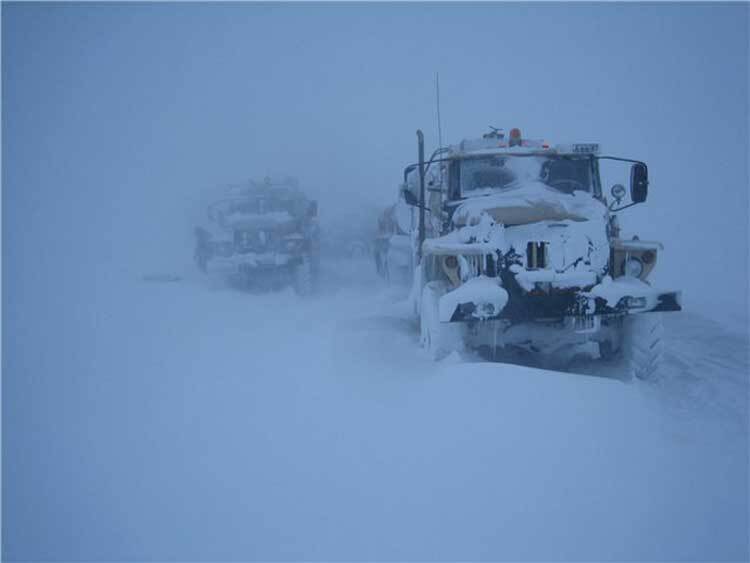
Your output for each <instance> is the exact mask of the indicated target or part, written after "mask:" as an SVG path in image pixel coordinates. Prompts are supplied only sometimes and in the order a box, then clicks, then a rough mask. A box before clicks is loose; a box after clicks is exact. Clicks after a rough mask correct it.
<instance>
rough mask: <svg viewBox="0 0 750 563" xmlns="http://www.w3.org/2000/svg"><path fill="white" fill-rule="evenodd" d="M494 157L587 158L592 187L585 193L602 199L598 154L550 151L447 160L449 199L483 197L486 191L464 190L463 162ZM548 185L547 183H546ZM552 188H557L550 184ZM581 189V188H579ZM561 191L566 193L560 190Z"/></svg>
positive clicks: (499, 191)
mask: <svg viewBox="0 0 750 563" xmlns="http://www.w3.org/2000/svg"><path fill="white" fill-rule="evenodd" d="M493 157H504V158H529V157H537V158H538V157H543V158H545V159H549V160H587V161H588V163H589V174H590V180H591V181H590V189H589V190H586V192H585V193H588V194H591V195H592V196H594V197H596V198H598V199H601V197H602V191H601V179H600V178H599V166H598V161H597V157H596V155H593V154H592V155H589V154H551V153H548V152H527V153H501V152H498V153H488V154H476V155H465V154H464V155H457V156H454V157H451V158H448V159H446V160H449V161H450V162H449V165H448V200H463V199H467V198H471V197H481V196H482V195H486V192H484V191H480V190H478V191H477V193H472V191H467V192H465V193H464V190H463V188H462V186H461V163H462V162H463V161H466V160H482V159H487V158H493ZM545 185H547V184H545ZM550 188H551V189H555V188H554V187H552V186H550ZM502 191H504V190H502V189H498V190H497V193H502ZM577 191H581V190H577ZM560 193H565V192H562V191H560Z"/></svg>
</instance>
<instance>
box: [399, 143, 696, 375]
mask: <svg viewBox="0 0 750 563" xmlns="http://www.w3.org/2000/svg"><path fill="white" fill-rule="evenodd" d="M417 136H418V154H419V159H418V162H417V163H415V164H411V165H409V166H407V167H406V169H405V170H404V183H403V185H402V190H403V195H404V198H405V201H406V202H407V203H409V204H410V205H412V206H414V207H415V208H416V209H417V210H418V212H419V220H418V226H417V236H415V237H414V240H415V245H414V255H415V264H417V266H416V268H415V275H414V279H413V291H412V297H413V299H414V306H415V311H416V312H417V314H418V318H419V323H420V341H421V343H422V345H423V346H424V347H425V348H426V349H427V350H428V351H429V352H430V354H431V355H432V356H434V357H436V358H440V357H442V356H445V355H446V354H448V353H450V352H451V351H452V350H459V349H462V348H464V347H471V348H474V349H477V350H479V351H480V352H484V353H488V354H491V355H492V356H494V355H495V354H496V353H497V352H502V351H507V350H511V349H513V350H516V351H523V352H525V353H528V354H535V355H541V356H544V357H547V358H556V359H557V360H561V361H568V360H570V359H571V358H572V357H573V356H574V355H578V354H581V353H586V354H590V355H591V356H593V357H595V358H604V359H615V358H618V357H620V358H622V359H623V360H624V361H625V362H626V366H627V371H628V373H630V374H632V375H635V376H637V377H639V378H647V377H649V376H651V375H652V374H654V372H655V371H656V368H657V365H658V362H659V359H660V357H661V350H662V341H661V338H662V324H661V313H662V312H668V311H679V310H681V295H680V292H678V291H666V290H661V289H658V288H656V287H654V286H652V285H651V283H650V281H649V277H650V275H651V273H652V272H653V271H654V267H655V265H656V262H657V258H658V255H659V252H660V251H661V250H662V245H661V244H660V243H659V242H655V241H647V240H641V239H639V238H638V237H637V236H635V237H632V238H630V239H625V238H623V237H622V236H621V230H620V225H619V215H618V213H619V212H621V211H623V210H625V209H627V208H629V207H631V206H633V205H636V204H639V203H643V202H644V201H645V200H646V196H647V193H648V186H649V182H648V168H647V166H646V164H645V163H643V162H641V161H638V160H633V159H629V158H620V157H613V156H603V155H600V154H599V153H600V151H599V146H598V144H596V143H572V144H567V145H551V144H549V143H547V142H545V141H541V140H527V139H524V138H523V137H522V135H521V132H520V130H518V129H513V130H511V131H510V133H509V135H507V136H506V134H505V131H503V130H501V129H497V128H493V129H492V131H490V132H489V133H487V134H485V135H484V136H482V137H481V138H478V139H473V140H464V141H462V142H461V143H459V144H458V145H453V146H448V147H444V148H439V149H437V150H436V151H435V152H434V153H433V154H432V155H431V156H430V158H429V159H425V157H424V140H423V135H422V133H421V131H418V132H417ZM604 161H608V162H609V163H611V164H614V165H615V166H614V167H615V169H617V167H621V171H622V173H623V174H622V175H623V176H629V180H630V190H629V193H628V190H626V188H625V187H624V186H623V185H622V184H620V183H617V184H614V185H613V186H612V187H611V189H610V190H609V194H605V192H604V187H603V186H602V180H601V176H600V163H602V162H604ZM501 355H502V354H501Z"/></svg>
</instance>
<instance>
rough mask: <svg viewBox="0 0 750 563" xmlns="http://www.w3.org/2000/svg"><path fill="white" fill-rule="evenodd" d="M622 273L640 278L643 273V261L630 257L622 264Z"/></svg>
mask: <svg viewBox="0 0 750 563" xmlns="http://www.w3.org/2000/svg"><path fill="white" fill-rule="evenodd" d="M622 273H623V274H624V275H626V276H632V277H634V278H640V277H641V274H642V273H643V262H641V261H640V260H639V259H638V258H632V257H631V258H628V259H627V260H625V263H624V264H623V265H622Z"/></svg>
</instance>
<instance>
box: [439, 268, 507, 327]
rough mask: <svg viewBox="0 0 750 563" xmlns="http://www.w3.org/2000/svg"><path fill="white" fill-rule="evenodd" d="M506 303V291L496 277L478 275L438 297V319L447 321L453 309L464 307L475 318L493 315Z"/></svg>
mask: <svg viewBox="0 0 750 563" xmlns="http://www.w3.org/2000/svg"><path fill="white" fill-rule="evenodd" d="M507 303H508V292H507V291H505V289H504V288H503V287H501V286H500V285H499V283H498V279H497V278H490V277H487V276H480V277H477V278H473V279H470V280H468V281H467V282H466V283H464V284H462V285H461V286H459V287H458V288H456V289H454V290H453V291H449V292H448V293H446V294H445V295H443V296H442V297H441V298H440V321H441V322H449V321H450V320H451V318H452V317H453V314H454V313H455V311H456V310H457V309H458V308H459V307H462V308H466V309H468V310H469V311H470V312H469V311H467V312H468V313H469V316H471V317H473V318H475V319H477V320H485V319H489V318H492V317H495V316H497V315H499V314H500V312H501V311H502V310H503V309H504V308H505V305H506V304H507Z"/></svg>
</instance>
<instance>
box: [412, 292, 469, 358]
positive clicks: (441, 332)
mask: <svg viewBox="0 0 750 563" xmlns="http://www.w3.org/2000/svg"><path fill="white" fill-rule="evenodd" d="M446 291H447V286H446V284H445V283H443V282H429V283H428V284H427V285H425V286H424V288H423V289H422V303H421V306H420V312H419V342H420V344H421V345H422V347H423V348H424V349H425V350H426V351H427V353H428V354H429V356H430V357H431V358H432V359H433V360H440V359H442V358H444V357H445V356H447V355H448V354H450V353H451V352H453V351H457V350H462V349H463V347H464V339H463V328H464V327H463V325H461V324H460V323H444V322H441V321H440V309H439V304H440V297H441V296H442V295H444V294H445V292H446Z"/></svg>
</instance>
